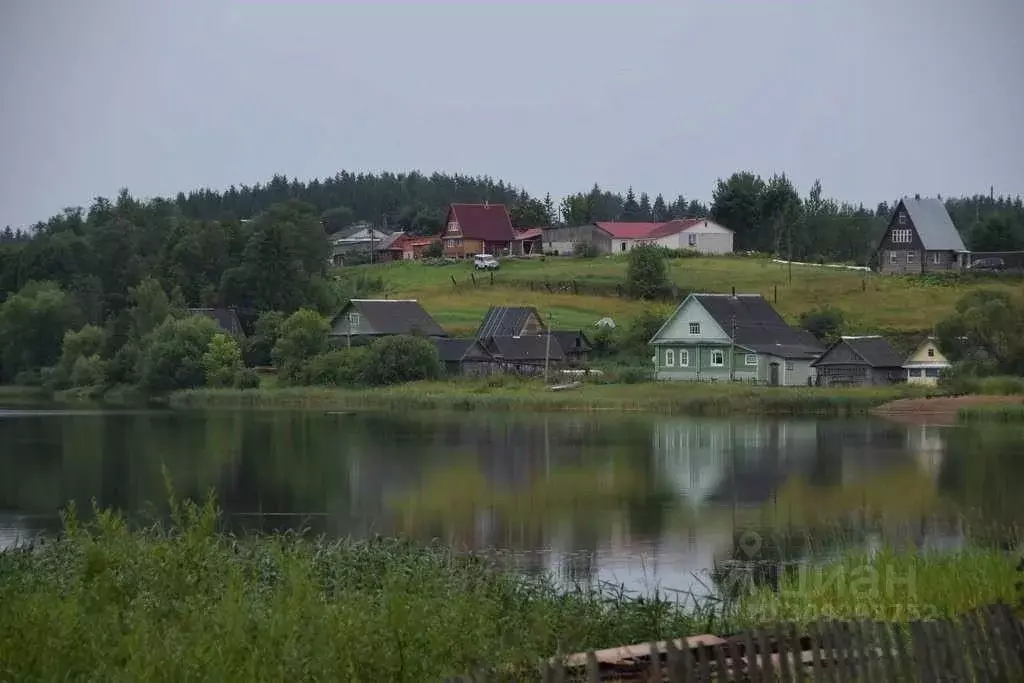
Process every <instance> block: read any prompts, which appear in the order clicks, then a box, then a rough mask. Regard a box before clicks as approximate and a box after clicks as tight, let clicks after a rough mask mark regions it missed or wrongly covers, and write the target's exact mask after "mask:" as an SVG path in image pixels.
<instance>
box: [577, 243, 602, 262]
mask: <svg viewBox="0 0 1024 683" xmlns="http://www.w3.org/2000/svg"><path fill="white" fill-rule="evenodd" d="M572 255H573V256H576V257H578V258H594V257H596V256H597V246H595V245H594V243H592V242H576V243H575V244H573V245H572Z"/></svg>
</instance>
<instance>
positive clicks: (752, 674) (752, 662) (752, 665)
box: [743, 631, 761, 683]
mask: <svg viewBox="0 0 1024 683" xmlns="http://www.w3.org/2000/svg"><path fill="white" fill-rule="evenodd" d="M743 656H744V658H745V659H746V662H747V676H748V677H749V678H750V680H751V682H752V683H761V663H760V662H759V661H758V656H757V649H756V648H755V646H754V636H753V634H752V633H751V632H750V631H747V632H746V633H744V634H743Z"/></svg>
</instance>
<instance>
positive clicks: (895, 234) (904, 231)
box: [889, 228, 914, 244]
mask: <svg viewBox="0 0 1024 683" xmlns="http://www.w3.org/2000/svg"><path fill="white" fill-rule="evenodd" d="M889 239H890V240H891V241H892V242H893V243H894V244H910V243H911V242H913V241H914V232H913V231H912V230H911V229H910V228H896V229H895V230H893V231H892V234H891V235H890V237H889Z"/></svg>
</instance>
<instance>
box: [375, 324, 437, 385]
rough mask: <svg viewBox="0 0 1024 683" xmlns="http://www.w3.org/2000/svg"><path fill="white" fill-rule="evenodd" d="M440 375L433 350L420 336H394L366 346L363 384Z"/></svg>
mask: <svg viewBox="0 0 1024 683" xmlns="http://www.w3.org/2000/svg"><path fill="white" fill-rule="evenodd" d="M440 376H441V362H440V360H439V359H438V356H437V347H436V346H434V343H433V342H432V341H430V340H429V339H425V338H423V337H410V336H404V335H400V336H395V337H384V338H383V339H378V340H377V341H375V342H373V344H371V345H370V348H369V353H368V354H367V359H366V367H365V372H364V375H363V379H364V381H366V383H367V384H373V385H383V384H399V383H401V382H412V381H416V380H423V379H436V378H437V377H440Z"/></svg>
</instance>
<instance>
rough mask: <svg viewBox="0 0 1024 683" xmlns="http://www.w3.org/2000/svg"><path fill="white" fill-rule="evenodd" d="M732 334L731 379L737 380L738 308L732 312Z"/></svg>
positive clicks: (730, 353)
mask: <svg viewBox="0 0 1024 683" xmlns="http://www.w3.org/2000/svg"><path fill="white" fill-rule="evenodd" d="M735 297H736V290H735V289H733V298H734V299H735ZM733 303H735V302H733ZM731 322H732V334H731V335H729V381H730V382H735V381H736V309H735V308H734V309H733V312H732V318H731Z"/></svg>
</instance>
